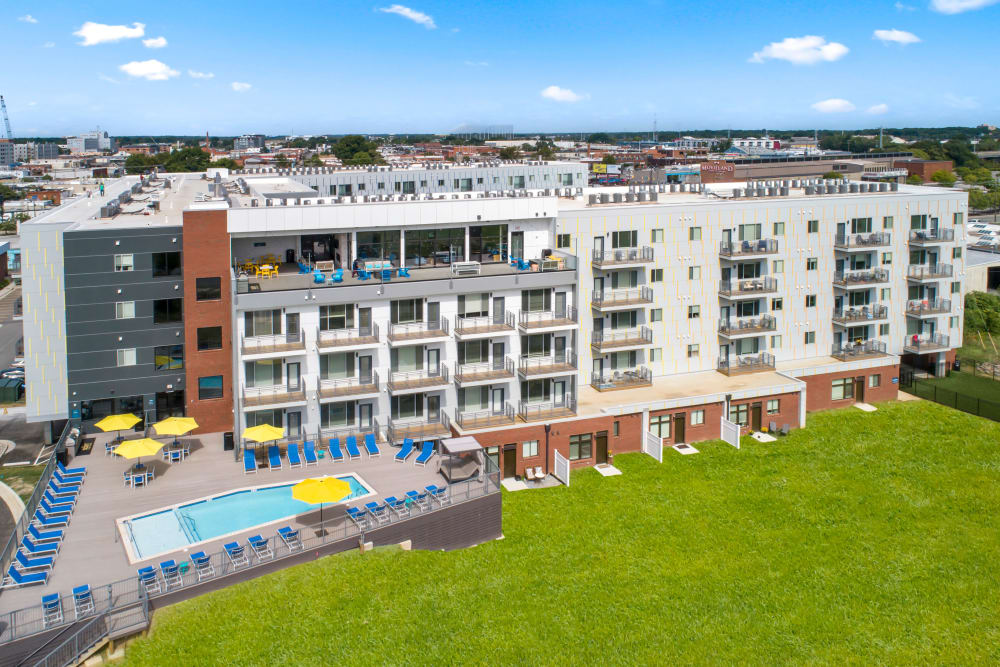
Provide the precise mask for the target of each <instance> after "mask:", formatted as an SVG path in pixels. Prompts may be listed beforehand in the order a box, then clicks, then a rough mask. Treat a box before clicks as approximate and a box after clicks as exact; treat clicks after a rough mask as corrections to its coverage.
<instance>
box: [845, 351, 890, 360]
mask: <svg viewBox="0 0 1000 667" xmlns="http://www.w3.org/2000/svg"><path fill="white" fill-rule="evenodd" d="M830 356H831V357H833V358H834V359H836V360H837V361H857V360H858V359H875V358H878V357H888V356H889V354H888V353H887V352H874V351H873V352H863V353H860V354H840V353H836V354H831V355H830Z"/></svg>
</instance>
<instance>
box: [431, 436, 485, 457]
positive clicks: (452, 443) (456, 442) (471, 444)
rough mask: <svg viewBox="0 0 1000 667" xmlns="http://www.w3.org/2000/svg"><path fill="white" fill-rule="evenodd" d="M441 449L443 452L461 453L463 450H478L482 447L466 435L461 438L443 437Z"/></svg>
mask: <svg viewBox="0 0 1000 667" xmlns="http://www.w3.org/2000/svg"><path fill="white" fill-rule="evenodd" d="M441 449H442V453H444V454H462V453H464V452H478V451H480V450H481V449H482V445H480V444H479V441H478V440H476V439H475V438H474V437H472V436H471V435H466V436H462V437H461V438H443V439H442V440H441Z"/></svg>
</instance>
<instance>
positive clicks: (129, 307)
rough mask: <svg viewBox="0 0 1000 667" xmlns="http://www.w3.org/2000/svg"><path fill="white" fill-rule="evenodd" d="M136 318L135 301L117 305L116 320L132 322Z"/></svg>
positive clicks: (120, 302)
mask: <svg viewBox="0 0 1000 667" xmlns="http://www.w3.org/2000/svg"><path fill="white" fill-rule="evenodd" d="M134 317H135V301H119V302H117V303H116V304H115V318H116V319H119V320H131V319H132V318H134Z"/></svg>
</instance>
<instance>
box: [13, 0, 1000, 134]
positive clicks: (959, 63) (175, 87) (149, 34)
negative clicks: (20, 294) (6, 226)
mask: <svg viewBox="0 0 1000 667" xmlns="http://www.w3.org/2000/svg"><path fill="white" fill-rule="evenodd" d="M403 2H404V4H395V3H393V2H389V1H386V2H381V1H378V0H377V1H376V2H375V3H373V4H366V3H359V2H312V1H308V0H300V1H299V2H244V3H220V2H204V1H200V2H185V1H183V0H175V1H173V2H160V3H137V2H134V1H133V2H129V3H124V2H113V1H104V2H100V3H94V4H93V5H92V6H91V7H92V8H87V4H89V3H63V2H50V3H47V4H44V5H41V4H38V3H20V6H19V3H16V2H6V3H4V5H3V7H4V9H3V12H4V13H5V14H6V15H4V16H3V17H2V25H3V26H4V28H3V36H4V39H3V42H4V44H5V46H6V49H5V51H6V53H7V54H8V61H7V65H6V66H5V68H4V70H5V71H4V73H3V77H2V83H0V86H2V90H0V93H2V94H3V95H4V96H5V98H6V100H7V106H8V110H9V112H10V117H11V124H12V126H13V130H14V133H15V135H16V136H35V135H63V134H67V133H75V132H79V131H84V130H87V129H92V128H93V127H95V126H97V125H100V127H101V128H103V129H107V130H108V131H110V132H111V133H112V134H119V135H122V134H150V135H156V134H168V133H169V134H204V133H205V132H206V131H208V132H210V133H212V134H213V135H217V134H239V133H243V132H263V133H267V134H288V133H295V134H309V133H320V132H329V133H344V132H357V131H362V132H363V131H369V132H446V131H449V130H452V129H454V128H456V127H458V126H461V125H462V124H465V123H468V124H488V123H489V124H493V123H496V124H513V126H514V129H515V131H518V132H532V131H570V132H576V131H579V132H585V131H596V130H608V131H618V130H625V129H630V130H631V129H641V128H651V127H652V123H653V117H654V114H655V115H656V118H657V121H658V125H659V127H660V129H662V130H665V131H669V130H676V129H682V128H725V127H736V128H759V127H766V128H774V129H780V128H813V127H819V128H853V127H873V126H878V125H884V126H889V127H893V126H933V125H977V124H979V123H983V122H988V123H991V124H1000V87H998V86H997V85H996V81H997V74H996V72H997V63H998V60H1000V59H998V56H1000V46H998V44H997V39H996V36H997V35H998V34H1000V0H908V1H907V2H896V1H894V0H860V1H854V0H841V1H840V2H836V3H819V2H814V1H809V2H791V1H789V0H785V1H773V0H753V1H751V2H746V1H743V2H724V1H722V0H692V1H688V0H661V1H650V2H634V3H629V2H626V3H608V2H594V3H591V2H575V3H562V2H548V3H538V4H535V3H531V2H518V1H516V0H512V1H510V2H505V3H502V4H499V3H497V4H493V3H490V4H478V3H474V2H467V3H454V2H436V1H434V2H431V1H424V0H403ZM137 24H138V25H137ZM876 31H879V32H878V33H877V34H876ZM10 58H13V64H12V61H11V60H10Z"/></svg>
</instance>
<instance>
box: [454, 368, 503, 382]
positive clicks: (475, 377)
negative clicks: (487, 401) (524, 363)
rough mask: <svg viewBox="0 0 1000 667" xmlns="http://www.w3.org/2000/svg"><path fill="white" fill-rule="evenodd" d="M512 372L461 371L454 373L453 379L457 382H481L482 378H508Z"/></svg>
mask: <svg viewBox="0 0 1000 667" xmlns="http://www.w3.org/2000/svg"><path fill="white" fill-rule="evenodd" d="M513 377H514V374H513V373H512V372H510V371H507V370H496V371H482V372H480V373H462V374H461V375H458V374H456V375H455V381H456V382H458V383H459V384H464V383H467V382H483V381H484V380H509V379H511V378H513Z"/></svg>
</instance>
